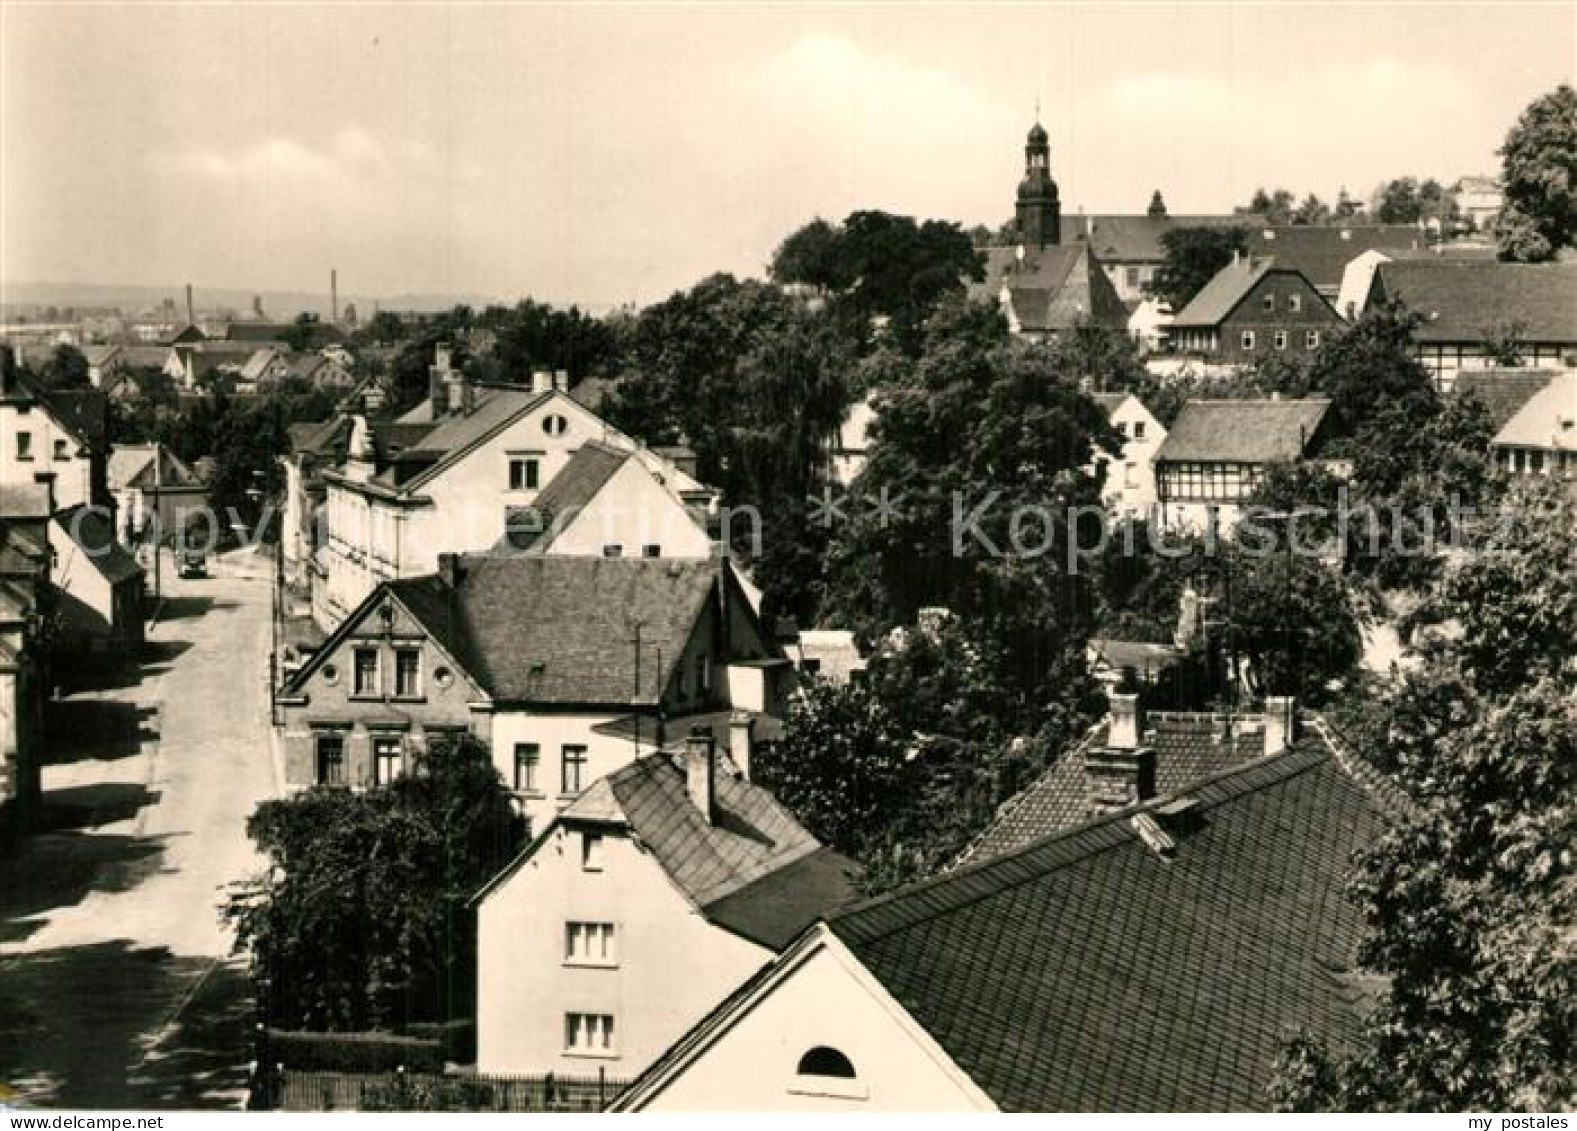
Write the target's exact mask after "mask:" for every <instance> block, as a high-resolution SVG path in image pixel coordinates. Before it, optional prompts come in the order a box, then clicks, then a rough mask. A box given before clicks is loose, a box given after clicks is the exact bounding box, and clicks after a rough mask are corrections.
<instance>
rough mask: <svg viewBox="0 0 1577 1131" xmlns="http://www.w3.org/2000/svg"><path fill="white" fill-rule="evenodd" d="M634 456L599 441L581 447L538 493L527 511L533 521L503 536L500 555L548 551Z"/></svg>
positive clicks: (520, 522)
mask: <svg viewBox="0 0 1577 1131" xmlns="http://www.w3.org/2000/svg"><path fill="white" fill-rule="evenodd" d="M631 455H632V453H631V452H629V451H627V450H625V449H623V448H615V447H613V446H611V445H609V444H604V443H601V442H599V441H596V440H593V441H591V442H590V443H587V444H582V445H581V446H580V448H579V449H577V450H576V452H575V454H574V455H572V456H570V458H569V459H568V460H567V461H566V462H565V464H564V466H563V467H562V468H560V469H559V473H558V474H557V475H555V476H554V477H553V478H552V479H551V480H550V481H549V482H548V485H547V486H546V487H544V488H542V490H541V492H540V493H538V495H537V498H536V501H535V502H534V503H533V504H532V505H531V507H530V508H528V509H529V510H530V512H531V515H530V521H529V522H527V521H521V520H519V519H518V518H517V519H516V520H514V522H513V523H512V525H514V526H516V527H517V529H515V530H512V531H511V532H510V533H508V534H506V535H505V536H504V540H503V541H502V542H500V543H499V545H498V548H497V549H498V552H500V553H511V552H520V551H524V550H528V549H529V550H533V551H536V552H538V553H540V552H542V551H544V550H546V549H547V548H548V547H549V546H550V545H552V543H553V540H554V538H556V537H557V536H558V535H559V534H561V533H563V531H564V529H565V528H566V527H568V525H569V524H570V523H571V522H573V521H574V519H575V516H576V515H578V514H579V513H580V512H581V511H582V510H584V509H585V508H586V507H587V506H589V505H590V503H591V501H592V500H593V499H595V498H596V497H597V492H599V491H601V490H602V489H603V488H604V487H605V486H607V484H608V480H610V479H612V478H613V476H614V474H615V473H616V472H617V471H618V470H619V468H621V467H623V466H624V461H625V460H627V459H629V458H630V456H631Z"/></svg>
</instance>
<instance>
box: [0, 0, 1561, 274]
mask: <svg viewBox="0 0 1577 1131" xmlns="http://www.w3.org/2000/svg"><path fill="white" fill-rule="evenodd" d="M1574 11H1577V8H1574V5H1573V4H1572V3H1570V2H1565V3H1556V4H1549V5H1546V6H1543V7H1531V6H1523V7H1517V8H1510V7H1509V6H1502V7H1499V8H1494V7H1489V6H1480V7H1463V6H1448V5H1445V4H1441V5H1436V6H1427V5H1425V6H1419V5H1412V6H1407V7H1403V6H1401V5H1368V6H1362V7H1350V8H1345V9H1343V8H1338V7H1333V6H1332V5H1329V4H1325V5H1307V6H1299V7H1288V6H1286V5H1282V6H1279V7H1270V6H1265V7H1244V6H1238V7H1229V6H1224V5H1212V6H1200V5H1191V4H1169V5H1151V6H1144V7H1124V8H1116V7H1114V6H1112V5H1104V6H1100V7H1087V8H1069V7H1051V6H1047V7H1040V8H1013V7H990V8H988V7H972V8H919V7H916V8H891V7H877V6H874V5H866V6H863V7H859V8H855V9H852V10H830V9H827V8H812V9H808V10H801V9H796V8H794V7H778V8H772V9H768V10H762V9H759V8H758V9H753V10H752V9H745V8H731V9H716V8H714V9H706V10H703V9H697V8H678V7H668V8H662V9H646V10H638V9H634V8H617V7H601V8H595V9H590V10H571V9H569V8H548V7H515V8H510V7H444V6H440V5H436V4H428V5H421V6H412V7H404V8H400V7H389V8H376V7H349V6H335V7H329V6H320V7H314V6H304V5H292V6H267V5H261V4H250V5H247V6H245V7H238V8H225V7H220V6H217V5H214V6H183V7H158V6H151V5H150V6H133V5H131V4H126V5H120V6H115V7H86V6H84V7H74V8H60V7H31V8H20V7H16V6H14V5H12V4H10V3H9V2H6V3H0V25H3V26H0V55H3V59H0V72H3V77H0V83H3V96H4V105H3V111H0V113H3V117H0V128H3V131H4V133H3V138H0V143H3V145H0V149H3V152H0V157H3V168H0V196H3V201H0V223H3V229H0V278H4V279H6V280H12V281H21V280H28V281H40V280H50V281H67V280H69V281H75V282H113V283H150V284H161V285H173V284H177V283H180V282H184V281H187V280H192V281H195V282H197V283H198V284H199V285H207V286H214V287H218V286H225V287H238V288H256V289H301V290H305V289H317V288H321V287H323V286H325V282H324V280H325V279H326V277H327V274H328V269H329V267H330V266H331V265H333V266H337V267H338V268H339V274H340V287H341V291H342V293H354V294H362V295H366V294H374V295H389V294H397V293H401V292H444V293H478V294H485V295H495V296H501V297H515V296H519V295H525V294H531V295H535V296H537V297H541V298H545V299H551V300H556V301H572V300H573V301H581V302H587V303H592V304H597V305H602V304H608V303H617V302H626V301H632V300H634V301H639V302H650V301H653V300H655V299H658V298H661V297H663V296H664V295H665V294H667V293H668V292H669V291H671V290H673V289H674V288H677V287H681V286H685V285H688V284H689V283H691V282H693V281H694V280H696V279H698V278H700V277H701V276H702V275H704V274H706V273H708V272H711V271H714V270H730V271H733V272H736V273H741V274H756V273H759V272H760V270H761V268H762V265H763V264H764V262H765V261H766V259H767V258H768V257H769V256H770V254H771V252H772V249H773V248H774V247H775V246H776V244H777V242H778V241H779V240H780V239H781V238H782V237H783V236H784V235H785V234H786V233H787V232H789V231H790V230H792V229H793V228H794V227H795V226H797V225H798V224H800V223H802V222H804V221H806V220H808V219H810V218H811V217H812V216H815V215H817V214H820V215H825V216H828V217H833V218H837V217H842V216H843V215H845V214H847V213H848V212H850V211H852V210H853V209H856V208H883V209H888V210H894V211H899V212H905V213H912V214H916V215H920V216H927V217H930V216H935V217H945V218H949V219H957V220H961V221H964V222H965V223H966V224H973V223H975V222H981V221H983V222H988V223H991V224H993V225H994V224H996V223H999V222H1000V221H1001V220H1003V219H1005V218H1006V217H1007V216H1008V215H1009V214H1010V212H1011V207H1012V194H1013V189H1014V186H1015V183H1016V180H1017V177H1018V174H1019V171H1020V167H1021V163H1022V152H1021V147H1022V144H1023V137H1024V133H1025V131H1026V129H1027V128H1028V127H1029V125H1030V123H1031V120H1032V118H1033V116H1034V106H1035V102H1036V99H1037V97H1038V98H1039V99H1040V102H1041V117H1042V119H1043V121H1044V122H1045V125H1046V127H1047V129H1048V130H1049V131H1050V133H1051V143H1052V171H1053V175H1054V176H1055V177H1056V179H1057V181H1058V182H1059V184H1060V185H1061V189H1062V200H1063V208H1064V210H1065V211H1070V212H1071V211H1075V210H1077V209H1078V208H1079V207H1080V206H1082V207H1084V208H1086V209H1087V210H1090V211H1106V212H1139V211H1142V210H1143V208H1144V206H1145V204H1146V203H1147V202H1148V200H1149V197H1150V192H1151V190H1152V189H1155V188H1159V189H1161V190H1162V192H1163V193H1164V195H1165V197H1166V201H1167V203H1168V205H1169V206H1170V207H1171V209H1172V211H1174V212H1185V211H1218V210H1226V209H1229V208H1230V207H1231V206H1232V205H1233V204H1234V203H1240V202H1242V201H1244V200H1246V199H1247V197H1248V196H1249V195H1250V194H1251V193H1252V191H1253V189H1254V188H1255V186H1256V185H1259V184H1267V185H1285V186H1287V187H1289V188H1291V189H1293V190H1295V191H1296V192H1298V193H1299V194H1300V195H1301V194H1302V193H1304V192H1307V191H1309V190H1311V189H1312V190H1314V191H1316V192H1318V193H1319V194H1320V195H1321V196H1323V197H1326V198H1327V199H1330V198H1331V197H1334V195H1335V193H1336V191H1337V189H1338V187H1340V186H1341V185H1343V184H1345V185H1347V186H1348V188H1349V189H1350V190H1352V191H1353V192H1354V193H1355V194H1356V195H1363V196H1367V194H1368V193H1369V191H1370V190H1371V189H1372V188H1373V187H1374V185H1375V184H1376V183H1377V182H1378V181H1379V180H1380V179H1381V178H1383V177H1387V176H1393V175H1400V174H1404V173H1413V174H1417V175H1420V176H1435V177H1439V178H1441V179H1442V180H1447V181H1450V180H1454V179H1455V178H1456V177H1457V176H1460V175H1462V174H1464V173H1479V172H1493V171H1494V170H1495V169H1496V167H1497V161H1496V158H1495V156H1494V151H1495V149H1496V147H1497V146H1498V145H1499V144H1500V142H1501V140H1502V138H1503V137H1504V135H1505V132H1506V129H1507V128H1508V127H1509V126H1510V125H1511V123H1512V122H1513V120H1514V119H1515V117H1516V115H1517V113H1518V111H1519V110H1520V109H1521V108H1522V107H1523V106H1524V105H1525V104H1526V103H1527V102H1528V101H1529V100H1530V99H1532V98H1533V97H1535V96H1536V95H1538V94H1540V93H1542V92H1545V91H1547V90H1549V89H1551V88H1553V87H1554V86H1555V85H1556V84H1557V83H1559V82H1562V81H1571V80H1572V75H1573V70H1574V66H1577V63H1574V59H1577V20H1574Z"/></svg>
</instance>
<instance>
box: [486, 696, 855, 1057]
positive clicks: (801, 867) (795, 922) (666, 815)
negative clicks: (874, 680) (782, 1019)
mask: <svg viewBox="0 0 1577 1131" xmlns="http://www.w3.org/2000/svg"><path fill="white" fill-rule="evenodd" d="M749 728H750V723H749V721H748V719H746V720H742V721H739V722H736V723H735V724H734V725H733V727H732V728H731V736H732V742H731V745H732V747H733V756H732V757H729V756H725V755H722V754H721V753H720V752H719V751H718V750H717V744H716V741H715V739H714V735H713V732H712V731H710V730H703V731H700V732H698V733H695V734H692V735H691V736H690V737H689V738H688V739H686V740H685V742H684V743H683V744H682V745H679V746H677V747H676V748H674V749H671V750H664V751H660V752H656V753H652V754H648V755H646V756H644V757H641V758H638V759H636V760H635V761H633V762H631V763H630V764H629V765H627V766H625V767H624V768H623V769H620V770H618V771H616V772H614V773H613V774H611V775H609V776H608V777H606V778H603V779H601V780H600V781H598V782H597V783H596V784H595V785H593V786H592V787H591V788H590V789H588V790H587V791H586V792H585V793H583V794H581V796H580V797H579V798H577V799H576V800H575V801H574V802H573V803H572V804H571V805H570V806H569V807H568V808H567V809H565V810H564V811H563V812H562V813H560V814H559V815H558V817H557V818H556V819H555V820H554V821H553V823H552V824H551V825H550V826H549V827H548V828H547V830H546V831H545V832H544V834H543V835H542V836H541V837H539V838H537V840H535V841H534V842H533V843H532V844H531V845H530V847H528V848H527V849H526V850H525V852H523V853H522V854H521V855H520V857H519V858H518V859H516V860H515V861H514V862H513V863H512V864H510V865H509V867H508V868H506V869H505V870H504V871H503V872H502V873H500V875H499V876H498V877H497V878H495V879H494V880H493V881H492V882H491V883H490V884H489V885H488V886H487V887H486V888H484V889H483V891H482V892H481V893H480V894H479V895H478V897H477V900H476V903H477V945H478V953H477V968H478V984H477V1010H478V1012H477V1066H478V1068H479V1069H480V1070H481V1071H482V1072H486V1073H495V1074H508V1075H533V1076H534V1075H544V1074H547V1073H554V1074H558V1075H589V1074H592V1073H594V1072H595V1071H596V1069H597V1068H598V1067H602V1068H605V1069H606V1070H607V1072H608V1074H609V1075H611V1076H614V1077H616V1078H625V1079H628V1078H630V1077H632V1076H634V1075H635V1074H636V1073H638V1072H640V1071H641V1070H642V1069H644V1068H645V1067H646V1066H647V1065H648V1064H650V1063H651V1062H652V1061H653V1060H654V1059H655V1058H656V1057H657V1056H658V1054H659V1053H661V1052H662V1051H663V1050H664V1049H665V1048H667V1047H668V1045H669V1044H670V1043H672V1042H673V1040H674V1039H675V1038H677V1037H678V1036H679V1035H680V1034H681V1033H683V1032H684V1031H685V1030H686V1029H688V1028H689V1027H690V1026H691V1025H693V1024H695V1022H697V1021H698V1020H700V1019H701V1017H702V1016H704V1015H705V1014H706V1013H707V1011H708V1010H710V1009H711V1008H712V1007H713V1006H715V1005H716V1004H717V1003H718V1002H719V1001H721V1000H722V999H723V998H725V997H726V996H728V994H729V993H730V992H731V991H732V990H734V989H735V988H736V987H737V986H739V985H740V984H741V983H743V982H744V981H745V980H746V979H747V978H748V977H750V975H751V974H753V973H755V972H756V971H757V970H759V969H760V968H761V967H762V966H764V965H765V964H766V963H767V962H769V961H771V959H772V957H773V956H774V955H775V954H776V953H777V952H778V951H779V950H780V949H782V948H783V947H784V946H785V945H787V944H788V943H789V942H791V941H792V940H793V939H794V938H795V936H797V935H798V934H799V933H800V932H801V931H802V930H804V928H805V927H807V926H809V925H810V924H811V923H812V922H814V921H815V919H816V918H817V917H818V916H820V915H822V914H824V913H827V912H829V911H831V910H833V909H834V908H836V907H839V906H842V905H844V904H847V903H849V902H851V901H852V900H853V898H854V894H855V891H854V888H853V885H852V883H851V879H852V876H853V874H854V865H853V864H852V863H851V862H850V861H848V860H847V859H845V858H843V857H841V856H839V855H838V854H837V853H835V852H832V851H830V850H829V849H826V848H823V847H822V846H821V845H820V843H819V842H817V840H816V839H815V838H814V837H813V836H811V835H810V833H808V832H806V831H805V829H804V828H803V827H802V826H801V825H800V824H799V823H798V822H797V821H796V820H795V819H794V817H793V815H792V814H790V813H789V812H788V810H786V809H785V808H783V806H781V805H779V804H778V803H777V801H776V800H774V799H773V797H772V795H771V794H770V793H768V792H767V791H766V790H764V789H762V788H760V787H759V786H757V785H755V784H753V783H752V782H751V781H750V780H749V776H748V771H749V758H750V743H751V738H750V735H749Z"/></svg>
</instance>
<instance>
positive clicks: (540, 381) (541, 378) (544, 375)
mask: <svg viewBox="0 0 1577 1131" xmlns="http://www.w3.org/2000/svg"><path fill="white" fill-rule="evenodd" d="M552 388H553V374H552V373H550V372H548V371H547V370H546V369H533V370H532V371H531V392H532V394H533V395H535V396H541V395H542V394H543V393H546V392H548V391H549V390H550V389H552Z"/></svg>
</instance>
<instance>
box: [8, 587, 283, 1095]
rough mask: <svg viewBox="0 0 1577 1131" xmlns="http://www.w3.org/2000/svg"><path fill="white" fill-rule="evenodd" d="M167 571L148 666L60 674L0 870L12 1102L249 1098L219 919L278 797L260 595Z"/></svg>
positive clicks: (238, 1003) (241, 1008)
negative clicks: (25, 829) (27, 814)
mask: <svg viewBox="0 0 1577 1131" xmlns="http://www.w3.org/2000/svg"><path fill="white" fill-rule="evenodd" d="M168 562H169V559H168V558H166V568H165V570H164V592H165V601H164V605H163V612H162V615H161V617H160V619H159V621H158V622H157V623H156V624H155V625H153V626H151V629H150V632H149V636H148V647H147V649H146V652H145V656H144V662H143V663H142V664H141V665H140V666H137V667H129V668H126V669H123V670H122V671H120V672H119V673H118V674H96V675H93V676H86V675H84V674H83V673H81V672H74V673H71V674H70V675H68V676H67V678H68V679H70V680H71V681H72V682H73V683H76V684H78V685H79V686H78V687H76V688H75V689H72V690H70V691H69V692H68V694H67V695H66V696H65V698H64V699H63V700H62V701H61V702H60V703H58V704H55V705H52V708H51V711H52V714H51V720H50V722H51V731H50V733H51V739H50V742H49V751H48V755H47V764H46V766H45V768H44V804H45V809H46V817H45V822H46V828H45V830H44V831H42V832H40V833H39V834H37V835H35V836H33V837H31V838H29V839H28V840H26V841H24V842H23V843H22V844H21V845H20V846H19V847H18V848H17V849H16V850H15V851H13V852H12V853H10V854H9V855H8V856H7V857H5V858H4V859H0V1084H4V1085H7V1086H9V1088H10V1089H11V1090H12V1091H13V1093H14V1094H15V1095H16V1097H17V1098H18V1099H20V1100H21V1101H22V1102H24V1103H28V1104H35V1105H39V1106H61V1107H65V1106H70V1107H93V1108H105V1107H159V1108H170V1107H182V1108H191V1107H235V1106H239V1105H240V1104H241V1102H242V1101H243V1100H244V1088H245V1062H246V1059H247V1056H248V1053H249V1047H248V1045H247V1033H248V1031H249V1029H250V1026H251V1021H252V1017H251V1003H250V1000H249V996H248V990H247V987H246V984H245V979H244V977H243V975H242V971H241V968H240V966H239V964H238V963H237V962H236V961H235V960H234V959H233V958H231V957H230V938H229V935H228V932H227V930H226V929H225V927H224V925H223V923H222V921H221V919H220V917H219V914H218V907H219V905H220V903H221V902H222V900H223V896H224V889H225V886H226V885H227V884H230V883H232V882H234V881H236V880H239V879H242V878H244V877H246V876H247V875H250V874H252V873H255V872H256V871H257V870H258V867H259V864H260V859H259V857H258V856H257V855H256V854H255V852H254V850H253V848H252V845H251V843H250V842H249V841H248V840H247V838H246V820H247V817H248V816H249V815H250V814H251V812H252V810H253V809H254V808H255V807H256V805H257V803H258V801H259V800H261V799H264V798H266V797H269V796H272V795H273V794H274V792H275V788H276V786H275V773H274V770H273V764H272V761H271V758H270V754H269V742H268V691H267V674H266V672H267V664H268V643H269V641H268V634H269V612H270V588H269V582H268V580H267V574H266V572H265V571H263V570H261V569H258V568H256V567H255V565H253V566H252V567H251V568H247V567H241V568H239V569H238V568H237V567H236V566H235V565H233V564H232V565H229V566H226V565H216V567H215V572H216V576H215V577H213V578H212V579H208V580H192V581H182V580H180V579H179V578H177V577H175V576H174V571H173V570H172V569H170V568H168ZM238 573H249V574H250V576H237V574H238ZM81 684H86V686H80V685H81Z"/></svg>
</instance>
